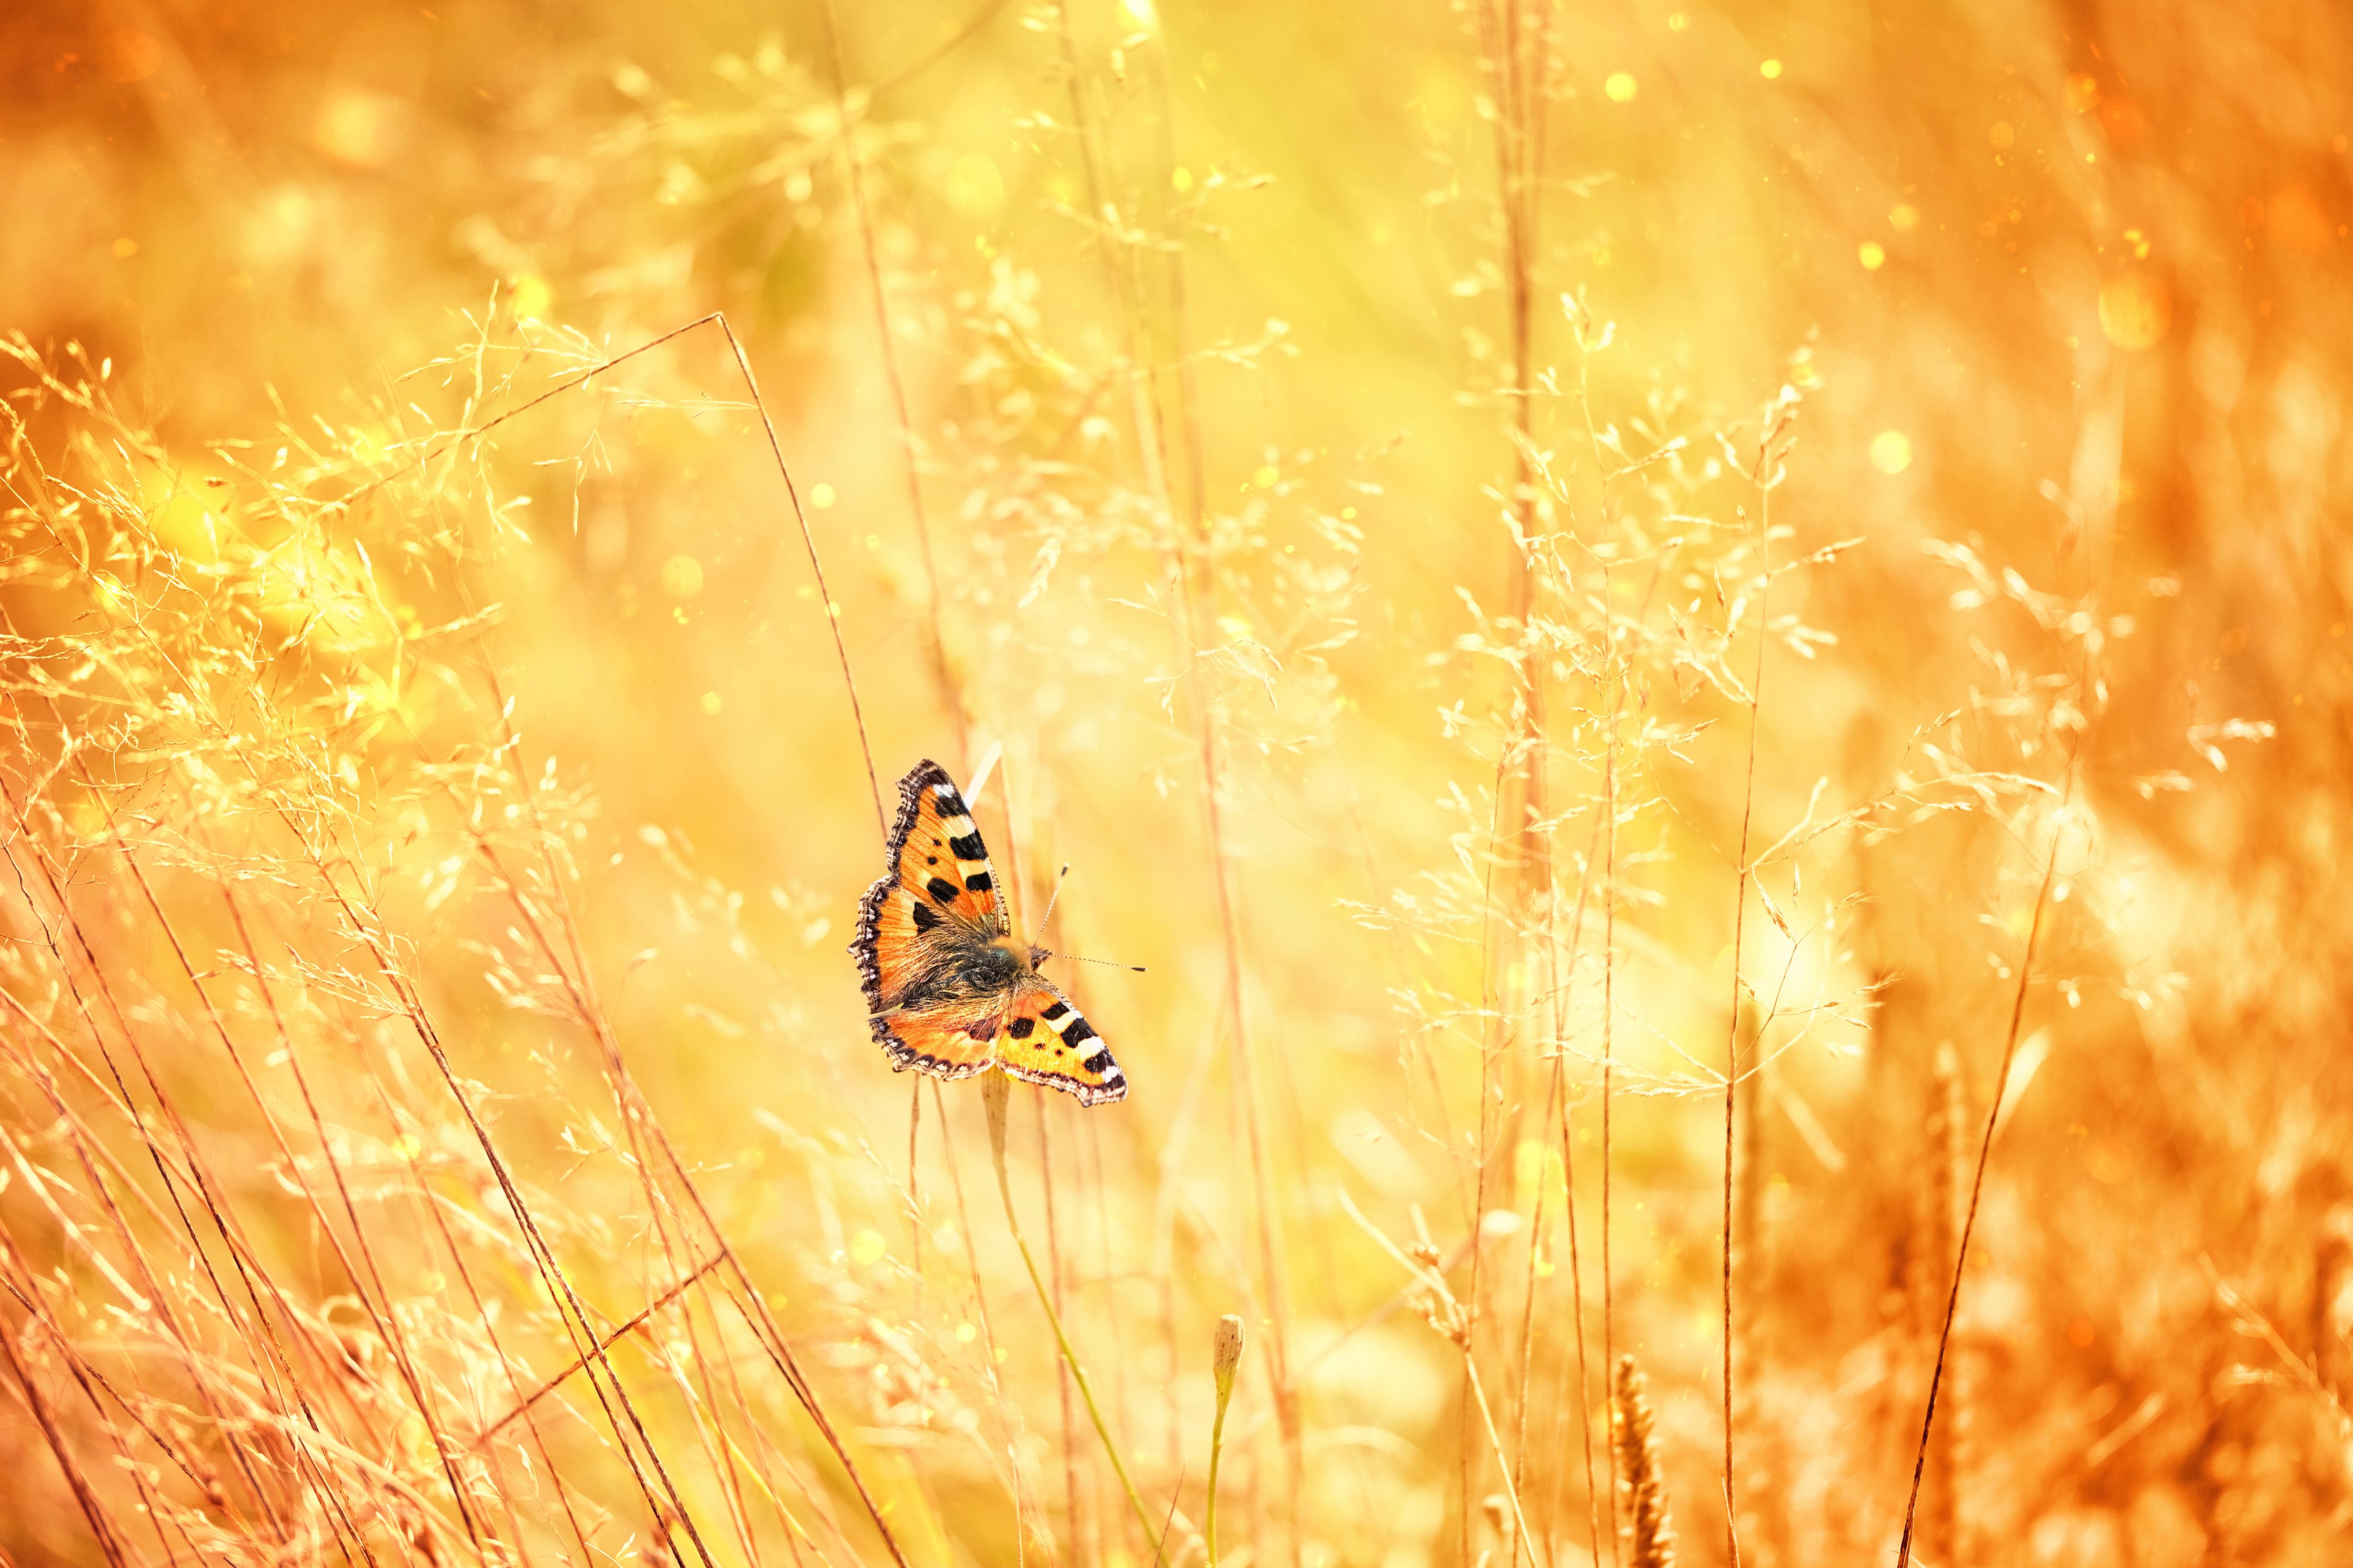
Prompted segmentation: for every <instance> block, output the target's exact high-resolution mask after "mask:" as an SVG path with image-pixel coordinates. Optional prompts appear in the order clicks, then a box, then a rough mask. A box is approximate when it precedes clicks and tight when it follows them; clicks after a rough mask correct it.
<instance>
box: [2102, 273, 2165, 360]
mask: <svg viewBox="0 0 2353 1568" xmlns="http://www.w3.org/2000/svg"><path fill="white" fill-rule="evenodd" d="M2172 324H2173V294H2172V291H2171V290H2169V289H2167V288H2166V286H2165V279H2162V278H2159V277H2158V276H2156V275H2155V274H2154V273H2148V272H2119V273H2117V274H2116V276H2115V277H2113V278H2111V279H2108V280H2107V281H2106V282H2105V283H2103V284H2101V285H2100V331H2102V332H2104V333H2105V334H2106V335H2107V340H2108V342H2112V343H2114V344H2116V347H2118V348H2120V349H2148V348H2155V347H2156V346H2157V345H2158V343H2159V342H2162V341H2164V338H2165V333H2166V329H2167V328H2168V327H2170V326H2172Z"/></svg>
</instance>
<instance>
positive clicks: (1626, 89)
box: [1601, 71, 1642, 103]
mask: <svg viewBox="0 0 2353 1568" xmlns="http://www.w3.org/2000/svg"><path fill="white" fill-rule="evenodd" d="M1601 90H1602V91H1603V92H1604V93H1607V94H1608V95H1609V101H1610V102H1612V103H1631V102H1633V101H1634V95H1635V94H1636V93H1638V92H1640V91H1641V90H1642V89H1641V86H1640V84H1638V83H1637V82H1636V81H1635V80H1634V78H1633V74H1632V73H1631V72H1630V71H1611V72H1610V73H1609V79H1608V80H1607V81H1604V82H1603V83H1602V84H1601Z"/></svg>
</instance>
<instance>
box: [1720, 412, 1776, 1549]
mask: <svg viewBox="0 0 2353 1568" xmlns="http://www.w3.org/2000/svg"><path fill="white" fill-rule="evenodd" d="M1773 417H1774V416H1772V415H1770V414H1768V415H1767V428H1766V432H1765V435H1764V437H1762V439H1761V441H1760V443H1759V448H1758V458H1757V485H1758V490H1757V579H1758V581H1757V658H1756V663H1755V665H1754V667H1753V668H1752V672H1751V674H1750V676H1749V681H1748V761H1747V766H1746V770H1745V772H1744V774H1743V782H1742V785H1741V797H1740V850H1739V867H1740V874H1739V877H1738V879H1737V880H1736V884H1735V888H1734V892H1733V910H1732V1001H1731V1014H1732V1021H1731V1023H1730V1024H1729V1025H1727V1026H1726V1027H1725V1037H1724V1269H1723V1294H1724V1553H1725V1561H1727V1562H1728V1563H1731V1564H1732V1568H1740V1517H1739V1494H1738V1489H1737V1486H1736V1481H1735V1479H1734V1471H1733V1463H1732V1384H1733V1373H1732V1363H1733V1351H1734V1343H1733V1333H1732V1228H1733V1227H1732V1208H1733V1145H1734V1131H1735V1128H1736V1121H1735V1120H1734V1117H1735V1112H1736V1105H1737V1102H1738V1100H1739V1094H1740V1020H1741V1016H1742V1014H1743V1012H1744V1011H1745V1008H1746V1001H1747V993H1746V990H1745V988H1744V987H1743V985H1742V983H1741V975H1740V962H1741V956H1742V942H1743V940H1744V939H1745V938H1746V935H1747V931H1748V880H1749V878H1750V876H1751V875H1752V873H1753V871H1754V868H1752V867H1751V866H1750V865H1749V863H1748V837H1749V830H1750V827H1751V826H1752V824H1753V822H1754V820H1755V817H1756V814H1757V721H1758V720H1759V718H1760V716H1761V713H1762V710H1763V709H1764V706H1765V645H1766V644H1767V642H1768V641H1769V640H1770V639H1771V637H1772V635H1773V628H1772V625H1771V621H1770V618H1769V616H1768V615H1767V604H1768V602H1769V599H1770V595H1771V594H1772V589H1773V572H1772V562H1771V560H1770V558H1769V553H1768V552H1770V550H1771V548H1772V494H1773V492H1772V489H1771V480H1772V478H1773V475H1772V473H1771V471H1770V470H1771V467H1772V464H1773V458H1772V456H1771V453H1770V448H1771V447H1772V444H1773V439H1774V430H1773V427H1772V419H1773Z"/></svg>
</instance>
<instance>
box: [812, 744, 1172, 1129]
mask: <svg viewBox="0 0 2353 1568" xmlns="http://www.w3.org/2000/svg"><path fill="white" fill-rule="evenodd" d="M888 855H889V858H890V863H891V868H890V870H888V871H886V872H885V873H883V875H882V877H881V879H880V880H879V881H877V882H876V883H875V884H874V885H873V886H872V887H871V888H869V889H866V897H865V898H864V899H862V900H860V902H859V906H858V940H857V941H855V942H851V943H850V944H849V951H850V952H852V953H854V954H856V955H857V958H858V973H859V975H860V978H861V979H862V980H863V981H864V983H865V988H866V1011H867V1020H866V1021H867V1024H868V1026H870V1027H871V1028H872V1029H873V1031H874V1039H875V1042H876V1043H877V1044H878V1045H880V1046H881V1047H882V1049H883V1050H884V1051H885V1052H887V1053H888V1054H889V1055H890V1058H891V1066H892V1068H893V1069H894V1070H897V1071H902V1072H903V1071H904V1070H905V1069H907V1068H921V1069H922V1070H923V1071H924V1072H928V1073H936V1074H937V1075H939V1076H940V1077H941V1078H970V1077H971V1076H972V1075H973V1074H975V1073H978V1072H986V1071H987V1069H988V1068H991V1067H998V1068H1004V1069H1005V1070H1006V1071H1007V1072H1008V1073H1011V1074H1012V1075H1013V1076H1014V1077H1015V1078H1018V1079H1028V1080H1029V1082H1031V1083H1042V1084H1044V1085H1046V1086H1047V1087H1048V1088H1050V1089H1062V1090H1064V1091H1066V1092H1067V1093H1070V1094H1074V1095H1076V1096H1078V1098H1079V1100H1080V1101H1081V1102H1082V1103H1083V1104H1086V1105H1103V1104H1108V1103H1109V1102H1110V1101H1112V1100H1124V1099H1125V1098H1126V1097H1127V1077H1126V1075H1125V1074H1124V1073H1122V1072H1121V1071H1120V1070H1119V1064H1118V1063H1117V1062H1115V1061H1113V1060H1112V1059H1111V1052H1110V1050H1109V1049H1107V1048H1106V1047H1104V1045H1103V1039H1102V1037H1100V1036H1098V1035H1097V1034H1096V1033H1095V1031H1094V1026H1092V1025H1091V1024H1089V1023H1088V1022H1087V1021H1086V1019H1085V1018H1084V1017H1083V1016H1082V1015H1081V1014H1080V1012H1079V1010H1078V1009H1077V1008H1075V1007H1073V1006H1071V1004H1070V999H1069V998H1068V997H1066V996H1064V995H1063V994H1061V993H1060V991H1057V990H1056V989H1055V988H1054V984H1053V982H1051V981H1050V980H1048V979H1047V978H1046V977H1045V976H1044V975H1042V974H1040V973H1038V965H1039V964H1040V963H1043V962H1045V961H1046V960H1047V959H1049V958H1051V957H1052V956H1053V954H1052V953H1051V952H1048V951H1047V950H1046V949H1045V948H1042V947H1035V946H1032V945H1031V944H1029V942H1023V941H1022V940H1021V939H1020V938H1019V937H1018V936H1016V935H1014V934H1013V925H1012V921H1010V920H1008V918H1007V916H1006V913H1005V909H1004V906H1003V905H1002V904H1001V903H999V902H998V900H997V875H996V869H995V868H993V867H992V866H991V865H990V864H989V860H988V850H987V847H985V846H984V845H983V844H982V843H981V841H980V828H979V826H977V825H976V824H975V823H974V821H973V820H972V816H971V814H970V813H969V812H968V811H967V810H966V809H965V803H964V796H963V795H959V794H958V793H957V792H956V786H955V781H954V780H952V779H950V778H949V777H948V773H947V770H946V769H945V768H943V767H942V766H940V764H939V763H934V762H929V761H925V762H921V763H916V764H915V766H914V768H913V771H911V772H910V773H908V774H907V776H906V777H905V778H902V779H901V780H900V781H899V816H898V820H897V821H895V822H893V823H892V825H891V842H890V846H889V849H888Z"/></svg>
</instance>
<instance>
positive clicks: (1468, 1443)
mask: <svg viewBox="0 0 2353 1568" xmlns="http://www.w3.org/2000/svg"><path fill="white" fill-rule="evenodd" d="M1512 751H1513V748H1512V746H1511V745H1510V744H1509V743H1508V742H1506V743H1504V744H1502V745H1499V746H1498V747H1497V748H1496V751H1495V778H1494V783H1493V785H1492V786H1490V787H1491V789H1492V794H1491V795H1490V797H1489V800H1488V814H1487V853H1486V855H1485V857H1484V859H1485V862H1486V869H1485V871H1484V872H1483V873H1482V880H1481V884H1480V889H1479V1015H1478V1016H1479V1106H1478V1122H1477V1132H1476V1134H1475V1142H1474V1143H1473V1145H1472V1170H1473V1172H1474V1173H1475V1177H1474V1180H1473V1182H1472V1201H1471V1280H1470V1288H1469V1289H1468V1290H1467V1291H1466V1292H1465V1293H1466V1294H1467V1295H1468V1296H1469V1297H1470V1303H1471V1304H1470V1310H1469V1311H1468V1312H1467V1313H1466V1314H1465V1315H1464V1317H1463V1321H1462V1323H1461V1341H1460V1342H1461V1349H1462V1423H1461V1424H1462V1430H1461V1434H1460V1436H1459V1439H1458V1441H1457V1444H1456V1447H1457V1450H1458V1451H1457V1455H1456V1458H1457V1462H1458V1464H1459V1466H1460V1468H1461V1496H1460V1498H1459V1502H1460V1504H1461V1506H1460V1508H1459V1509H1458V1510H1457V1511H1456V1515H1455V1550H1456V1553H1457V1555H1458V1557H1459V1558H1460V1560H1461V1564H1462V1568H1471V1521H1472V1506H1471V1494H1472V1490H1473V1488H1472V1481H1473V1480H1474V1479H1476V1475H1477V1471H1476V1469H1475V1467H1476V1465H1477V1464H1478V1458H1477V1456H1478V1452H1479V1446H1478V1444H1477V1443H1475V1442H1474V1441H1472V1431H1471V1415H1472V1401H1473V1399H1474V1397H1475V1398H1477V1399H1478V1400H1479V1403H1480V1405H1482V1406H1483V1405H1484V1403H1485V1401H1484V1397H1483V1395H1481V1394H1480V1393H1479V1366H1478V1360H1479V1303H1480V1301H1481V1300H1482V1293H1481V1290H1480V1279H1481V1270H1480V1263H1481V1261H1482V1258H1483V1257H1484V1256H1485V1253H1486V1247H1485V1246H1484V1245H1483V1240H1484V1238H1483V1237H1482V1234H1481V1231H1482V1225H1483V1223H1484V1221H1485V1219H1486V1216H1487V1170H1488V1164H1489V1161H1488V1152H1489V1150H1488V1140H1489V1136H1490V1134H1489V1131H1488V1129H1489V1126H1490V1118H1489V1116H1488V1110H1487V1107H1488V1102H1489V1100H1491V1099H1493V1089H1494V1071H1495V1058H1496V1057H1497V1056H1498V1055H1499V1054H1501V1053H1500V1051H1499V1050H1498V1048H1497V1047H1496V1046H1495V1045H1494V1044H1493V1032H1494V1022H1493V1020H1494V1017H1495V1015H1496V1014H1497V1013H1498V1012H1499V1011H1500V1010H1501V1009H1500V1007H1499V1005H1498V999H1497V997H1496V995H1495V963H1494V935H1495V864H1496V862H1497V861H1498V860H1499V859H1500V858H1502V853H1503V845H1502V839H1503V826H1504V773H1505V770H1506V769H1508V768H1509V767H1510V765H1511V757H1512ZM1495 1457H1496V1461H1497V1462H1498V1463H1499V1464H1501V1465H1503V1466H1504V1469H1505V1473H1506V1477H1507V1479H1508V1475H1509V1471H1510V1468H1511V1461H1510V1460H1509V1459H1508V1458H1505V1457H1504V1454H1503V1453H1502V1452H1501V1451H1500V1449H1499V1450H1498V1452H1497V1454H1496V1456H1495ZM1515 1550H1516V1549H1515Z"/></svg>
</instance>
